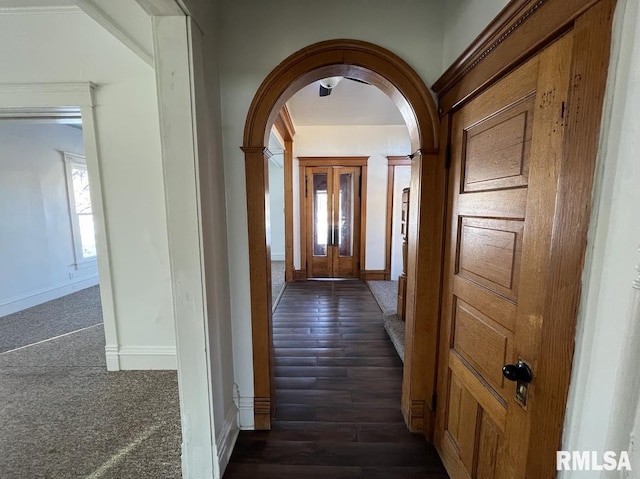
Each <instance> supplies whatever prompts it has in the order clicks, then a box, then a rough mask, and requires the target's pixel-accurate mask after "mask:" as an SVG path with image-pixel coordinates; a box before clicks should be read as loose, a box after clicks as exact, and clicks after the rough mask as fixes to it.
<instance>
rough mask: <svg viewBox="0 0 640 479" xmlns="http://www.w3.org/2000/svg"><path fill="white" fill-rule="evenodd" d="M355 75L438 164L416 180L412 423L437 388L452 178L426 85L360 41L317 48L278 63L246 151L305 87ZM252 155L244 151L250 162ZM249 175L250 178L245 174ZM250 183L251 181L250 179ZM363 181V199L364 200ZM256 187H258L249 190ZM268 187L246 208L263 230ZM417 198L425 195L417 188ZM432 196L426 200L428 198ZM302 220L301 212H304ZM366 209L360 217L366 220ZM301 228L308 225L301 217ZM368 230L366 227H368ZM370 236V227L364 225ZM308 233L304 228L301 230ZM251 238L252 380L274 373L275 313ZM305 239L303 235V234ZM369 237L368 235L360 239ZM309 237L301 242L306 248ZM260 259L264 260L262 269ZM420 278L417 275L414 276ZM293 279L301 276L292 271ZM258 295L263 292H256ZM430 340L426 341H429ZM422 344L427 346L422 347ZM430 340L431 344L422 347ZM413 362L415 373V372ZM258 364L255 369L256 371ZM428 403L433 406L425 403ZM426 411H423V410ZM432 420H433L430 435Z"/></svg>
mask: <svg viewBox="0 0 640 479" xmlns="http://www.w3.org/2000/svg"><path fill="white" fill-rule="evenodd" d="M336 75H339V76H349V77H352V78H357V79H360V80H365V81H367V82H369V83H371V84H372V85H374V86H376V87H378V88H379V89H380V90H381V91H383V92H384V93H386V94H387V95H388V96H390V98H391V99H392V100H393V101H394V103H395V104H396V106H398V108H399V110H400V112H401V114H402V115H403V118H404V119H405V122H406V124H407V126H408V129H409V136H410V140H411V149H412V151H414V152H422V153H423V155H426V156H425V158H427V159H433V161H429V162H427V164H426V165H425V167H424V168H421V169H420V173H419V175H420V176H422V177H424V179H420V180H418V183H416V185H415V186H416V187H418V189H419V188H420V186H421V185H422V184H423V183H424V187H425V203H426V207H425V208H424V209H422V210H421V212H420V214H419V215H417V216H415V217H414V218H413V220H414V221H416V228H415V229H416V230H418V229H419V228H421V229H422V230H423V231H424V232H425V234H423V235H421V236H418V235H416V238H415V241H416V243H415V247H414V250H413V258H414V259H415V260H416V263H415V264H416V269H415V274H416V275H417V276H416V277H414V278H413V279H412V278H411V277H410V278H409V283H408V286H407V289H408V291H409V292H411V291H412V290H416V292H414V299H415V301H414V303H413V306H412V307H416V308H418V310H417V311H413V312H412V314H414V317H417V318H420V319H419V320H418V325H419V330H418V332H417V334H416V333H414V332H413V331H412V330H410V332H409V336H412V337H413V339H414V340H415V341H417V343H418V344H419V345H420V346H419V348H417V349H416V354H417V357H416V361H414V362H413V363H412V362H409V364H408V366H407V365H405V372H406V375H405V379H406V381H407V382H408V383H407V386H406V388H405V391H404V393H403V411H405V412H406V417H407V418H408V419H409V418H410V416H411V412H410V410H411V407H410V405H411V401H413V400H417V401H421V402H422V403H425V402H426V403H428V405H431V397H432V392H433V390H434V384H435V359H436V348H435V344H436V339H435V338H436V337H437V330H438V314H437V310H438V307H439V301H440V300H439V293H440V265H441V261H440V258H441V245H442V234H441V232H442V225H443V215H444V208H445V203H444V202H445V200H444V190H445V184H446V179H445V178H446V172H445V168H444V152H443V153H442V156H441V157H440V158H439V161H437V160H438V149H437V148H438V144H439V140H440V137H439V131H438V128H439V120H438V114H437V109H436V106H435V102H434V101H433V98H432V96H431V93H430V91H429V89H428V87H427V86H426V85H425V84H424V82H423V81H422V79H421V78H420V76H419V75H418V74H417V73H416V72H415V71H414V70H413V69H412V68H411V67H410V66H409V65H408V64H407V63H406V62H405V61H403V60H402V59H401V58H400V57H398V56H397V55H395V54H394V53H392V52H390V51H388V50H386V49H384V48H381V47H379V46H377V45H373V44H370V43H367V42H362V41H357V40H330V41H325V42H320V43H316V44H314V45H311V46H309V47H306V48H303V49H302V50H300V51H298V52H295V53H293V54H292V55H290V56H289V57H288V58H287V59H285V60H284V61H283V62H282V63H281V64H280V65H278V66H277V67H276V68H275V69H274V70H273V71H272V72H271V73H270V74H269V75H268V76H267V77H266V78H265V80H264V81H263V83H262V84H261V86H260V87H259V89H258V91H257V92H256V94H255V96H254V98H253V100H252V103H251V106H250V108H249V112H248V114H247V120H246V123H245V130H244V138H243V145H244V148H245V149H247V151H252V150H251V149H252V148H257V149H264V148H265V145H267V144H268V136H269V131H270V128H271V125H273V123H274V121H275V119H276V117H277V115H278V113H279V112H280V109H281V107H282V106H283V105H284V104H285V102H286V101H287V100H288V99H289V98H290V97H291V96H292V95H293V94H294V93H295V92H297V91H298V90H299V89H300V88H301V87H303V86H305V85H307V84H309V83H311V82H313V81H315V80H319V79H321V78H326V77H328V76H336ZM246 155H247V153H246V152H245V156H246ZM362 168H363V175H362V176H363V179H365V178H366V167H364V166H363V167H362ZM247 175H250V173H247ZM248 177H249V176H248ZM365 184H366V183H364V182H363V191H362V193H363V195H365V194H366V191H365ZM250 185H252V186H255V187H256V188H258V190H257V191H251V190H250V188H249V187H250ZM300 187H301V188H300V191H301V192H302V191H304V175H302V178H301V179H300ZM265 188H266V185H262V184H258V183H253V182H249V181H247V206H248V208H247V210H248V215H249V219H248V222H249V224H252V225H255V227H257V225H258V224H259V223H260V221H263V220H264V217H263V215H262V213H260V211H261V207H260V204H261V202H264V195H265V193H266V189H265ZM415 194H416V199H417V201H419V200H420V194H419V192H418V190H416V193H415ZM427 198H428V201H427V200H426V199H427ZM300 210H301V215H302V214H303V208H301V209H300ZM365 218H366V210H365V211H363V212H362V213H361V220H362V221H363V222H364V221H365ZM300 224H305V223H304V218H301V222H300ZM363 225H364V223H363ZM362 229H363V231H365V228H364V226H363V227H362ZM302 230H304V228H302ZM251 231H252V230H250V234H249V251H250V256H251V258H253V260H250V268H251V269H252V271H254V269H255V272H254V273H252V276H251V282H252V285H251V287H252V294H251V301H252V338H253V343H254V347H253V358H254V376H261V375H263V374H266V375H271V373H272V371H271V368H270V366H269V365H270V362H271V358H270V355H269V350H268V348H267V349H265V348H264V347H262V345H263V344H264V343H265V341H266V342H269V337H270V336H269V335H270V332H269V318H270V316H269V314H270V312H267V311H266V310H265V308H264V304H266V303H268V302H269V301H268V299H267V298H266V297H265V294H264V291H263V289H264V287H263V285H259V286H255V287H254V285H253V282H254V281H262V278H263V274H262V273H264V271H265V269H266V268H269V267H270V265H269V266H268V265H266V263H267V262H268V251H267V249H266V248H265V247H263V246H261V244H260V242H261V236H260V235H258V236H255V237H254V236H253V235H252V234H251ZM301 235H303V232H302V231H301ZM361 237H362V238H364V235H361ZM304 241H305V239H304V238H301V244H304ZM364 246H365V245H364V244H363V245H362V246H361V250H360V255H361V257H360V265H361V267H362V268H364V266H365V264H364V258H365V256H364V255H365V247H364ZM306 260H307V258H306V251H305V248H301V265H300V270H301V271H306V269H307V266H306ZM256 261H262V262H263V263H264V265H262V266H259V265H257V264H255V263H256ZM413 274H414V273H413V272H412V273H411V275H413ZM294 275H295V273H294ZM254 290H255V291H256V292H257V294H254ZM425 338H426V339H425ZM423 340H424V341H423ZM423 342H424V344H425V346H424V347H423V346H422V343H423ZM411 364H415V367H416V370H415V371H412V370H411V368H412V366H411ZM256 366H258V367H257V369H256ZM256 383H260V384H267V383H269V380H268V379H267V380H265V379H263V378H260V377H258V378H257V379H256ZM426 398H428V400H427V399H426ZM423 411H424V407H423ZM431 416H432V414H429V415H428V416H427V418H426V419H427V421H428V423H429V424H428V425H427V427H426V430H427V431H429V430H430V424H431Z"/></svg>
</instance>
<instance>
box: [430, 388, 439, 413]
mask: <svg viewBox="0 0 640 479" xmlns="http://www.w3.org/2000/svg"><path fill="white" fill-rule="evenodd" d="M437 403H438V394H437V393H436V392H435V391H433V394H432V395H431V411H435V410H436V404H437Z"/></svg>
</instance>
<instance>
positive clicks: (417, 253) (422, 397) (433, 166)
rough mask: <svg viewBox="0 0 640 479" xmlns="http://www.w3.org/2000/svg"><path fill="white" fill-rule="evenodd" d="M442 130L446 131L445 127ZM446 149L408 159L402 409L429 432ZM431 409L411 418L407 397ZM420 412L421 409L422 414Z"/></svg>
mask: <svg viewBox="0 0 640 479" xmlns="http://www.w3.org/2000/svg"><path fill="white" fill-rule="evenodd" d="M445 134H447V133H446V132H445ZM445 163H446V162H445V151H444V150H443V151H441V152H434V151H430V152H427V151H424V152H419V153H417V154H416V155H414V157H413V159H412V164H411V184H410V200H409V203H410V205H411V206H410V208H409V242H408V248H407V257H408V259H407V263H408V271H407V299H406V318H405V322H406V330H407V331H410V332H411V333H412V334H411V333H408V334H406V337H405V368H404V381H403V396H402V397H403V400H402V411H403V413H404V416H405V421H406V422H407V424H408V425H409V427H410V428H411V429H412V430H414V431H416V432H418V431H420V432H423V433H424V434H425V435H426V437H428V438H433V419H434V411H433V408H434V406H433V404H432V402H433V398H434V397H435V388H436V364H437V343H438V328H439V316H440V297H441V296H440V295H441V289H440V288H441V281H440V278H441V274H442V254H443V252H442V241H443V230H444V212H445V207H444V205H445V195H446V167H445ZM417 400H419V401H422V402H424V403H425V404H426V407H427V408H428V409H429V411H430V413H429V414H426V415H424V417H420V418H416V419H418V420H416V421H414V418H413V415H412V409H411V407H410V406H411V402H412V401H417ZM421 416H422V414H421Z"/></svg>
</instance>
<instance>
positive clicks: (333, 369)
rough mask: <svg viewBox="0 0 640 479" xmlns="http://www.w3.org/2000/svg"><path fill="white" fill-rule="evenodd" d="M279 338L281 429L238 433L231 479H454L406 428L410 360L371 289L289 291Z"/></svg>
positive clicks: (301, 286)
mask: <svg viewBox="0 0 640 479" xmlns="http://www.w3.org/2000/svg"><path fill="white" fill-rule="evenodd" d="M273 332H274V335H273V337H274V346H275V386H276V407H277V409H276V417H275V421H274V423H273V429H272V430H271V431H243V432H241V433H240V437H239V438H238V442H237V444H236V447H235V450H234V452H233V455H232V457H231V462H230V463H229V466H228V467H227V470H226V473H225V475H224V477H225V479H236V478H252V479H253V478H259V479H262V478H264V479H270V478H273V479H289V478H291V479H293V478H295V479H300V478H301V479H316V478H322V479H396V478H402V479H410V478H433V479H436V478H437V479H446V478H448V476H447V474H446V472H445V470H444V468H443V466H442V463H441V462H440V459H439V458H438V455H437V453H436V451H435V449H434V448H433V446H431V445H429V444H428V443H427V442H426V441H425V440H424V439H423V438H422V437H421V436H419V435H414V434H411V433H410V432H409V431H408V430H407V429H406V427H405V425H404V422H403V419H402V414H401V412H400V394H401V387H402V362H401V361H400V359H399V358H398V356H397V354H396V352H395V349H394V348H393V346H392V344H391V341H389V339H388V337H387V335H386V332H385V331H384V329H383V325H382V314H381V312H380V309H379V308H378V305H377V303H376V302H375V300H374V298H373V296H372V295H371V292H370V291H369V289H368V288H367V286H366V285H365V284H364V283H363V282H361V281H308V282H305V283H294V284H289V285H287V288H286V290H285V292H284V295H283V296H282V299H281V300H280V304H279V305H278V308H277V309H276V311H275V314H274V317H273Z"/></svg>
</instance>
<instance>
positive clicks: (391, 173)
mask: <svg viewBox="0 0 640 479" xmlns="http://www.w3.org/2000/svg"><path fill="white" fill-rule="evenodd" d="M396 166H411V159H410V158H409V157H408V156H387V216H386V218H387V219H386V225H385V243H384V244H385V261H384V265H385V267H384V279H385V280H387V281H389V280H390V279H392V278H391V232H392V228H393V186H394V181H395V174H396Z"/></svg>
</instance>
